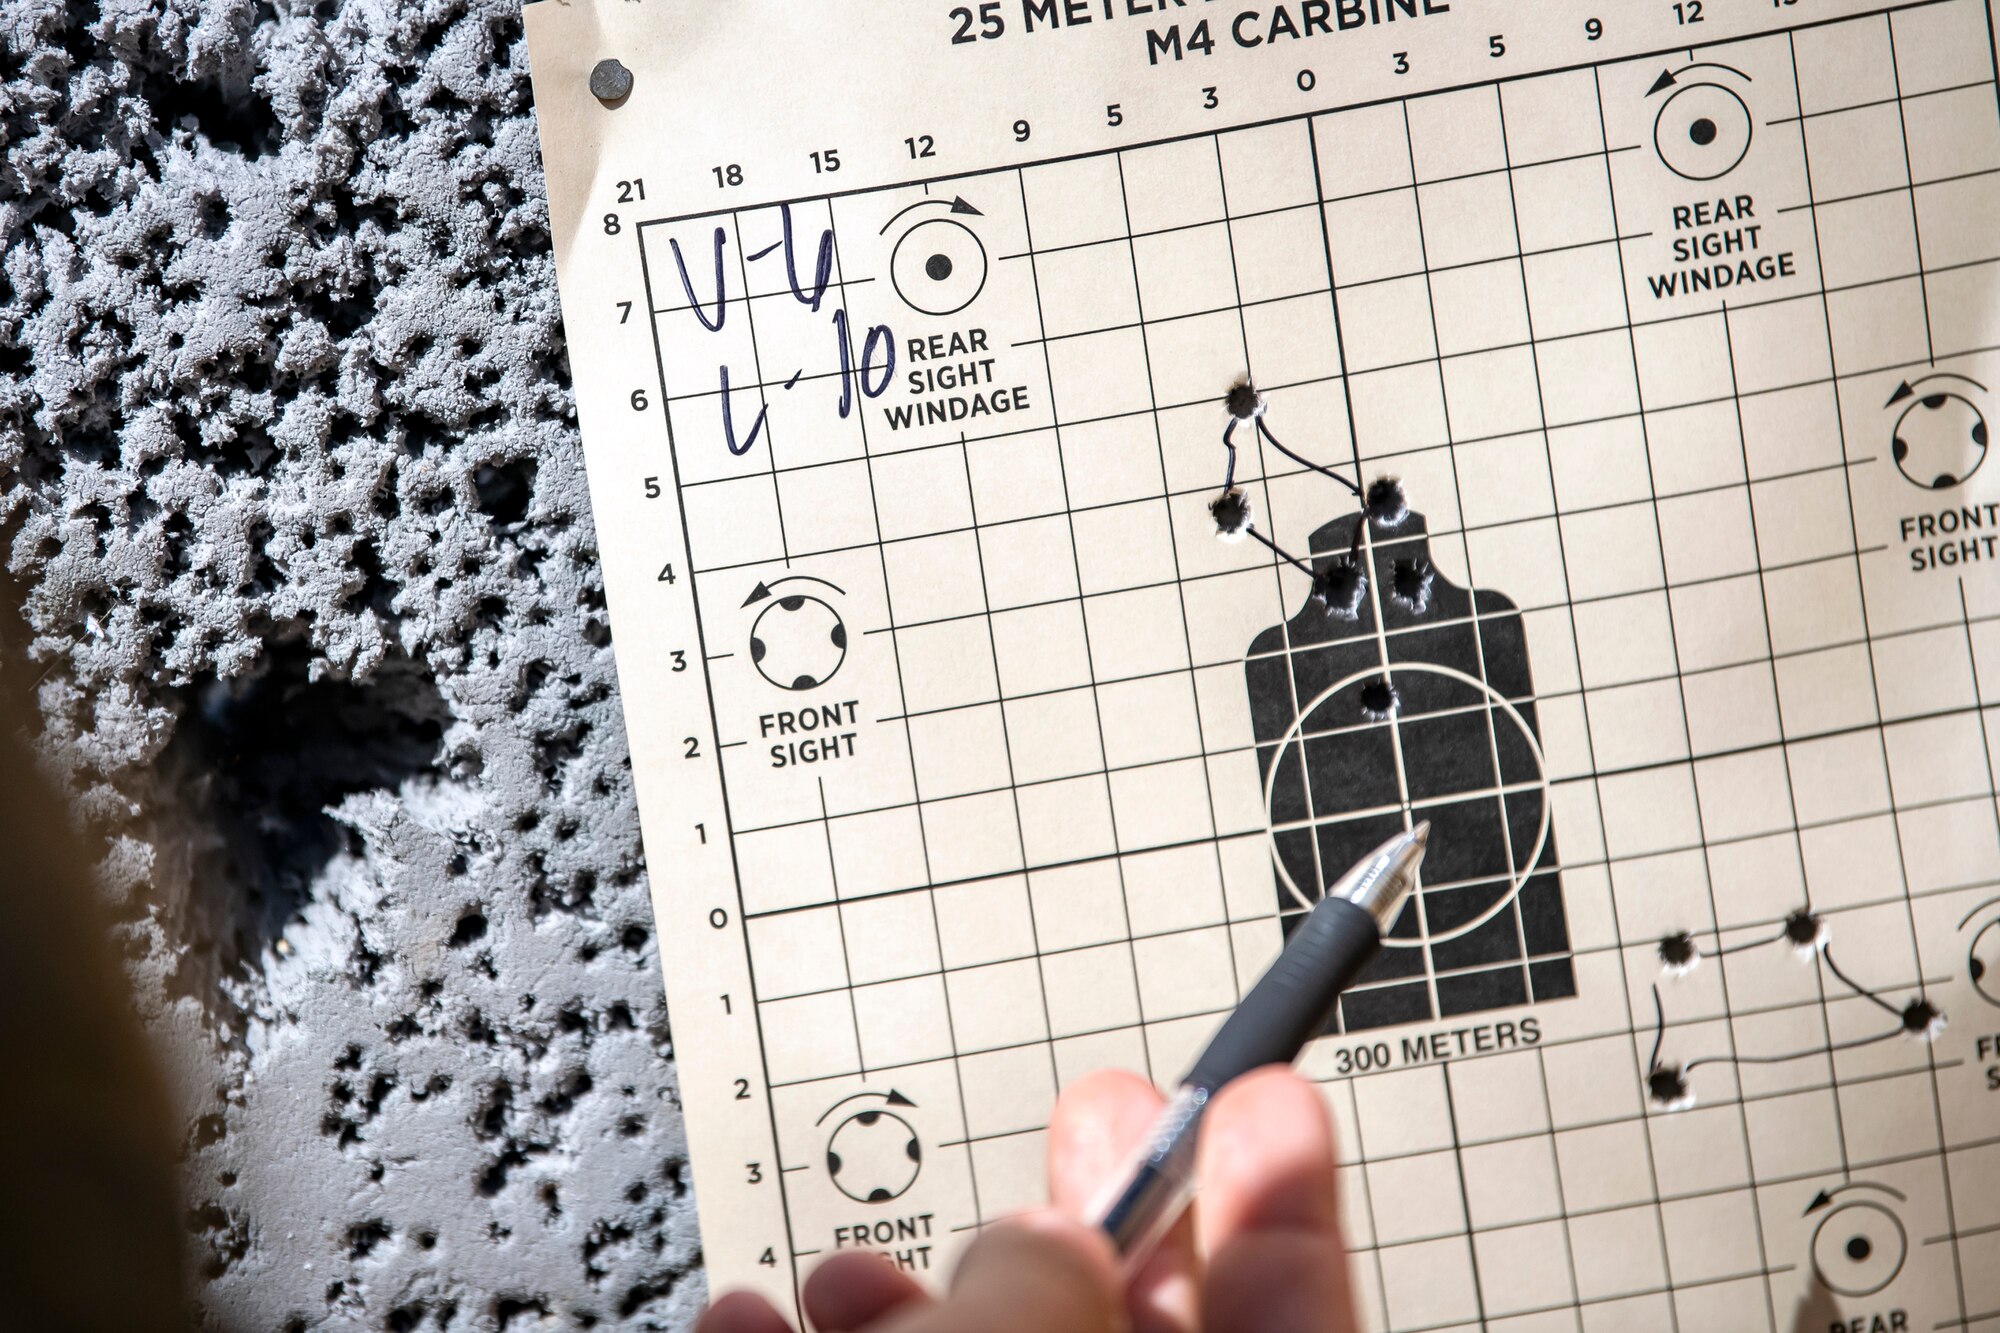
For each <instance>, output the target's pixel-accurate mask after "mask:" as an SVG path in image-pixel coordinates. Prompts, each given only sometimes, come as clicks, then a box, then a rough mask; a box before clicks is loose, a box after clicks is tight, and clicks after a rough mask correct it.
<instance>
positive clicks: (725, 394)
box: [722, 366, 846, 458]
mask: <svg viewBox="0 0 2000 1333" xmlns="http://www.w3.org/2000/svg"><path fill="white" fill-rule="evenodd" d="M770 410H771V409H770V407H769V406H768V405H767V406H765V407H761V408H759V409H758V410H757V420H756V421H755V422H753V423H752V424H751V426H750V438H749V439H747V440H745V441H743V443H741V444H738V443H737V442H736V418H735V415H734V414H733V413H732V412H731V411H730V410H729V367H728V366H723V367H722V442H723V443H724V444H726V445H728V446H729V452H730V453H732V454H735V455H736V456H737V457H738V458H741V457H742V456H743V455H744V454H747V453H749V452H750V451H751V450H752V449H754V448H756V447H757V432H759V431H761V430H763V429H764V417H765V415H766V414H768V413H769V412H770ZM841 415H843V416H845V415H846V414H845V413H842V414H841Z"/></svg>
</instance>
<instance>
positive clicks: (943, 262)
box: [924, 255, 951, 282]
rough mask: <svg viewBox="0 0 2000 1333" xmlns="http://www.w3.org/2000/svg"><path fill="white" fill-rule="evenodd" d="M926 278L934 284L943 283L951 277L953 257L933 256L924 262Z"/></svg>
mask: <svg viewBox="0 0 2000 1333" xmlns="http://www.w3.org/2000/svg"><path fill="white" fill-rule="evenodd" d="M924 276H925V277H927V278H929V279H930V280H931V281H932V282H943V281H944V280H945V279H946V278H948V277H950V276H951V256H950V255H932V256H931V257H930V258H929V259H926V260H925V261H924Z"/></svg>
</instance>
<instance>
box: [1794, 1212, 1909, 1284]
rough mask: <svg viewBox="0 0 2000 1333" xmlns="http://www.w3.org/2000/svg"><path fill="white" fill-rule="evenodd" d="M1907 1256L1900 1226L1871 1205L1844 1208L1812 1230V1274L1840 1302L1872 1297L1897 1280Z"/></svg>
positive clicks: (1906, 1241) (1906, 1235) (1891, 1215)
mask: <svg viewBox="0 0 2000 1333" xmlns="http://www.w3.org/2000/svg"><path fill="white" fill-rule="evenodd" d="M1909 1252H1910V1237H1909V1233H1908V1232H1906V1231H1904V1230H1903V1224H1902V1222H1901V1221H1900V1220H1899V1219H1898V1218H1897V1217H1896V1215H1895V1214H1894V1213H1893V1212H1891V1211H1889V1209H1888V1208H1887V1207H1886V1206H1884V1205H1882V1204H1879V1203H1876V1202H1875V1201H1873V1200H1872V1199H1870V1200H1862V1201H1859V1202H1855V1203H1845V1204H1842V1205H1841V1206H1840V1207H1838V1208H1836V1209H1834V1210H1833V1211H1832V1212H1830V1213H1828V1214H1827V1215H1826V1216H1825V1217H1822V1218H1821V1219H1820V1221H1819V1225H1818V1226H1817V1227H1815V1228H1814V1229H1813V1238H1812V1262H1813V1272H1815V1273H1817V1274H1818V1275H1819V1280H1820V1282H1821V1284H1822V1285H1824V1286H1825V1287H1826V1289H1827V1290H1828V1291H1831V1292H1833V1293H1834V1294H1835V1295H1839V1296H1873V1295H1874V1294H1875V1293H1876V1292H1878V1291H1880V1290H1882V1288H1884V1287H1886V1286H1888V1285H1889V1284H1890V1283H1891V1282H1894V1281H1895V1280H1896V1274H1898V1273H1900V1272H1902V1271H1903V1260H1904V1259H1905V1258H1907V1257H1908V1256H1909Z"/></svg>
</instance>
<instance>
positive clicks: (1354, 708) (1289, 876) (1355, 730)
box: [1264, 661, 1550, 949]
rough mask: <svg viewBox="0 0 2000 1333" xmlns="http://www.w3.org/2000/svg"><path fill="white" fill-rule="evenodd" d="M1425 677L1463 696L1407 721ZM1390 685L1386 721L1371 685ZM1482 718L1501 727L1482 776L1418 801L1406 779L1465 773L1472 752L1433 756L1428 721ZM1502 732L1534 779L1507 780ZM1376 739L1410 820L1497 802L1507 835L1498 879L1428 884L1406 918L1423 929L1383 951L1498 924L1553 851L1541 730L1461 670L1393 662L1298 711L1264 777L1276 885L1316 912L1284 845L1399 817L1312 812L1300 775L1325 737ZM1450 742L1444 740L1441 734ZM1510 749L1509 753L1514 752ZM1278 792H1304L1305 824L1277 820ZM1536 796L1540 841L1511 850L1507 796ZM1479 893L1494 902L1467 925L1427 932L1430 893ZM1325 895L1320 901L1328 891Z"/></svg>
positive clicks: (1351, 741)
mask: <svg viewBox="0 0 2000 1333" xmlns="http://www.w3.org/2000/svg"><path fill="white" fill-rule="evenodd" d="M1421 676H1432V677H1437V678H1441V679H1442V680H1443V681H1444V682H1445V683H1446V688H1447V689H1453V688H1455V689H1456V693H1457V695H1458V696H1460V697H1458V698H1456V699H1454V700H1453V702H1452V703H1451V705H1450V706H1449V707H1446V708H1440V709H1436V710H1434V711H1432V712H1430V713H1426V714H1422V715H1416V716H1410V717H1405V716H1403V715H1402V713H1401V711H1400V700H1401V699H1402V698H1406V697H1409V696H1411V695H1413V694H1415V693H1418V691H1417V690H1416V688H1415V685H1416V681H1415V679H1414V678H1416V677H1421ZM1385 677H1386V678H1387V680H1388V683H1389V685H1390V686H1391V687H1392V691H1393V693H1394V694H1395V695H1396V696H1397V698H1398V700H1399V703H1398V706H1397V707H1396V708H1393V709H1391V710H1390V711H1389V712H1388V713H1387V714H1386V715H1384V713H1383V711H1382V710H1381V709H1380V708H1379V707H1376V706H1373V705H1376V704H1378V703H1379V698H1375V697H1371V696H1372V695H1379V690H1376V689H1373V688H1372V687H1378V686H1379V685H1380V684H1381V683H1382V682H1383V680H1384V678H1385ZM1422 693H1424V694H1427V695H1431V696H1435V693H1436V692H1435V690H1426V691H1422ZM1479 713H1490V715H1491V717H1492V719H1493V725H1494V727H1495V728H1496V731H1495V733H1494V736H1493V738H1492V744H1491V745H1489V746H1487V748H1486V751H1485V755H1484V757H1483V758H1482V757H1478V756H1474V757H1473V758H1475V759H1477V762H1479V763H1480V764H1483V765H1484V768H1483V777H1481V778H1479V779H1477V780H1474V781H1472V782H1470V784H1469V785H1468V784H1467V783H1466V782H1465V781H1464V778H1463V777H1462V776H1460V777H1459V778H1458V779H1457V780H1455V781H1453V782H1452V783H1451V784H1450V785H1451V786H1452V787H1453V788H1454V789H1453V790H1449V791H1441V792H1435V793H1426V794H1424V795H1422V796H1420V797H1418V796H1413V794H1412V793H1411V791H1410V782H1409V777H1408V774H1409V773H1410V772H1411V771H1413V770H1415V769H1417V768H1419V767H1420V766H1426V765H1427V764H1428V761H1429V760H1430V759H1431V758H1433V757H1435V758H1437V759H1440V760H1444V761H1445V762H1446V764H1447V765H1448V766H1454V767H1455V766H1458V765H1461V764H1463V763H1464V762H1465V761H1466V759H1467V756H1466V755H1464V754H1462V753H1458V751H1460V750H1462V749H1464V748H1469V747H1461V746H1458V745H1453V746H1452V749H1453V751H1454V752H1453V753H1452V754H1451V755H1449V756H1446V755H1442V754H1440V755H1437V756H1431V755H1429V754H1427V753H1426V750H1427V749H1428V743H1427V742H1426V741H1425V740H1424V739H1423V737H1424V736H1425V734H1426V731H1427V729H1426V728H1425V726H1424V724H1425V723H1426V721H1439V720H1449V719H1452V718H1454V717H1459V718H1462V717H1464V716H1467V715H1473V714H1479ZM1309 722H1310V725H1308V723H1309ZM1503 727H1504V728H1511V729H1512V730H1513V731H1514V732H1516V733H1518V738H1519V741H1520V743H1521V744H1522V745H1523V746H1525V754H1526V755H1527V756H1528V757H1529V759H1530V760H1531V762H1532V765H1533V768H1534V778H1533V780H1531V781H1527V782H1513V783H1509V782H1505V781H1504V780H1503V778H1502V770H1503V767H1504V765H1503V764H1502V762H1501V760H1500V757H1499V748H1500V746H1499V739H1498V736H1499V732H1498V729H1499V728H1503ZM1371 734H1374V735H1384V734H1386V735H1387V737H1388V739H1389V748H1390V749H1391V751H1393V754H1394V757H1395V767H1396V779H1395V780H1396V786H1397V792H1396V794H1397V798H1398V801H1399V809H1407V810H1409V812H1410V818H1411V819H1412V820H1416V819H1423V818H1426V817H1430V812H1431V811H1432V810H1434V809H1435V810H1442V809H1443V808H1444V807H1447V806H1461V805H1465V804H1470V803H1475V802H1478V801H1481V800H1485V801H1491V802H1494V803H1495V804H1496V805H1500V806H1502V807H1503V808H1502V809H1501V813H1500V822H1499V827H1500V829H1501V830H1502V832H1501V833H1500V835H1499V844H1500V845H1498V846H1496V847H1495V848H1494V849H1492V850H1495V851H1497V852H1499V853H1500V855H1501V860H1502V861H1504V862H1507V864H1504V865H1496V866H1495V872H1496V873H1495V874H1493V875H1492V876H1491V877H1490V878H1487V879H1484V880H1480V881H1474V882H1471V883H1462V884H1446V885H1426V886H1424V888H1423V889H1422V890H1421V891H1420V892H1419V893H1417V894H1416V895H1414V896H1413V897H1412V898H1411V904H1412V905H1411V907H1409V908H1406V909H1405V913H1404V915H1405V919H1406V920H1407V918H1408V916H1409V913H1410V912H1412V911H1414V912H1415V913H1416V914H1417V916H1416V921H1417V925H1418V929H1417V931H1416V932H1415V933H1414V934H1411V933H1406V932H1404V931H1401V930H1398V931H1396V932H1395V933H1393V934H1385V935H1384V936H1383V939H1382V943H1383V945H1384V947H1387V948H1400V949H1410V948H1418V947H1422V946H1424V945H1431V944H1442V943H1444V942H1445V941H1447V940H1454V939H1457V938H1459V937H1460V936H1462V935H1467V934H1470V933H1471V932H1472V931H1475V930H1477V929H1479V927H1481V926H1483V925H1485V924H1486V923H1487V922H1488V921H1490V920H1492V919H1493V917H1494V916H1496V915H1498V914H1499V913H1500V912H1501V911H1502V910H1503V909H1504V908H1506V906H1507V905H1508V904H1509V903H1511V902H1513V901H1514V900H1515V899H1516V898H1517V897H1519V895H1520V892H1521V888H1522V886H1523V885H1525V884H1526V883H1527V882H1528V880H1529V879H1530V878H1531V877H1532V876H1533V875H1534V873H1535V871H1536V870H1537V869H1538V868H1539V867H1540V862H1541V859H1542V851H1543V849H1544V848H1545V847H1546V846H1547V845H1548V840H1549V820H1550V802H1549V777H1548V765H1547V763H1546V761H1545V760H1544V759H1543V757H1542V747H1541V742H1540V741H1539V740H1538V739H1537V738H1536V736H1535V729H1534V728H1533V727H1531V726H1529V725H1528V721H1527V719H1526V718H1524V717H1522V716H1521V712H1520V710H1519V709H1517V708H1516V707H1515V706H1514V705H1513V704H1512V703H1511V702H1509V701H1508V700H1507V699H1506V698H1505V697H1504V696H1502V695H1500V694H1499V693H1497V692H1495V691H1494V690H1493V688H1492V687H1491V686H1489V685H1487V684H1486V683H1485V682H1484V681H1482V680H1480V679H1479V678H1478V677H1476V676H1471V675H1467V674H1466V673H1465V672H1463V671H1460V670H1458V669H1457V668H1456V667H1449V666H1443V665H1440V664H1438V663H1434V662H1416V661H1409V662H1391V663H1390V664H1389V665H1388V666H1387V667H1386V668H1385V667H1382V666H1379V665H1377V666H1372V667H1369V668H1367V669H1365V670H1361V671H1357V672H1354V673H1352V674H1351V675H1348V676H1346V677H1343V678H1342V679H1340V680H1337V681H1335V682H1334V683H1333V684H1331V685H1329V686H1327V687H1326V688H1325V689H1324V690H1322V691H1320V693H1319V694H1318V695H1317V696H1316V697H1315V698H1314V699H1313V700H1312V701H1311V702H1310V703H1308V704H1307V705H1306V706H1305V707H1303V708H1301V709H1300V710H1299V713H1298V716H1297V717H1296V718H1294V719H1293V721H1292V725H1291V727H1290V729H1289V730H1287V731H1286V732H1285V735H1284V737H1283V739H1281V740H1280V741H1279V742H1278V745H1277V748H1276V755H1277V758H1276V759H1275V761H1274V762H1273V763H1272V764H1271V768H1270V772H1269V773H1268V774H1267V775H1266V776H1265V779H1264V810H1265V813H1266V815H1267V817H1268V818H1269V819H1270V825H1271V835H1270V836H1271V862H1272V864H1273V865H1274V866H1275V867H1276V868H1277V872H1278V879H1279V882H1280V884H1281V885H1282V886H1283V887H1284V890H1285V892H1286V893H1288V894H1289V895H1290V896H1291V898H1292V899H1293V900H1294V901H1295V902H1297V903H1298V904H1299V906H1301V907H1305V908H1310V907H1311V906H1313V904H1314V903H1316V902H1317V901H1318V900H1319V896H1320V894H1308V893H1307V892H1306V891H1305V890H1304V889H1302V888H1301V887H1300V886H1299V883H1298V880H1297V879H1296V877H1295V876H1294V875H1293V873H1292V867H1291V866H1289V865H1288V864H1286V861H1287V858H1286V856H1285V854H1284V852H1283V850H1282V848H1281V847H1280V844H1279V839H1280V838H1281V837H1283V836H1284V835H1285V834H1288V833H1296V832H1304V833H1307V834H1308V835H1311V836H1314V837H1316V836H1317V835H1318V834H1319V833H1321V832H1322V831H1324V830H1325V829H1327V828H1329V827H1332V826H1335V825H1339V824H1343V823H1348V822H1350V821H1361V820H1367V819H1372V818H1375V817H1377V816H1380V815H1383V814H1389V813H1398V812H1399V811H1398V810H1397V809H1362V810H1353V809H1346V810H1339V811H1336V812H1333V813H1329V814H1324V815H1314V814H1312V813H1310V812H1311V810H1312V806H1311V802H1310V792H1309V788H1310V786H1311V783H1310V780H1309V779H1308V778H1306V777H1305V776H1303V773H1302V769H1303V771H1304V772H1305V773H1309V772H1311V770H1312V765H1311V764H1310V763H1308V762H1307V761H1306V759H1305V757H1304V750H1305V747H1306V745H1307V744H1308V743H1310V742H1312V741H1315V740H1320V739H1323V738H1324V739H1331V740H1332V741H1334V742H1335V743H1344V744H1345V745H1346V746H1347V747H1348V748H1350V749H1356V748H1359V747H1358V746H1357V745H1356V742H1357V741H1358V740H1359V739H1361V738H1364V737H1368V736H1370V735H1371ZM1446 734H1447V733H1444V732H1442V731H1441V732H1440V735H1441V736H1444V735H1446ZM1449 734H1450V735H1456V734H1457V733H1456V732H1452V733H1449ZM1508 748H1509V749H1512V748H1513V747H1512V746H1511V745H1510V746H1509V747H1508ZM1281 784H1286V785H1289V786H1291V787H1296V788H1299V789H1301V791H1302V792H1303V793H1304V794H1305V798H1306V799H1305V808H1306V809H1307V811H1308V814H1307V817H1306V818H1305V819H1303V820H1281V819H1280V818H1279V817H1278V814H1277V810H1278V804H1277V801H1278V797H1279V795H1280V794H1281V791H1282V790H1283V788H1281ZM1530 795H1533V796H1535V797H1536V798H1537V799H1538V802H1539V805H1540V811H1539V818H1538V820H1537V822H1536V829H1535V834H1534V838H1533V840H1532V841H1531V842H1530V843H1529V844H1528V845H1527V846H1526V847H1516V846H1512V845H1511V839H1510V837H1509V835H1508V834H1507V833H1506V832H1505V831H1504V830H1505V828H1506V825H1507V823H1508V822H1509V821H1508V818H1507V812H1506V810H1505V809H1504V803H1505V801H1506V800H1507V799H1509V798H1514V797H1526V796H1530ZM1346 868H1347V867H1346V866H1344V865H1343V866H1338V867H1325V873H1326V875H1327V877H1328V878H1332V877H1333V876H1336V875H1338V874H1340V873H1341V872H1342V871H1344V870H1346ZM1482 885H1485V886H1487V887H1488V891H1489V892H1490V893H1491V895H1492V901H1490V902H1486V903H1483V904H1481V905H1480V906H1479V907H1478V908H1477V910H1476V911H1474V912H1472V913H1471V914H1470V915H1469V916H1468V917H1467V918H1466V919H1464V920H1459V921H1455V922H1454V923H1453V924H1452V925H1450V926H1448V927H1444V928H1441V929H1438V930H1435V931H1434V930H1432V929H1431V928H1430V922H1429V919H1428V915H1427V912H1426V907H1425V894H1426V893H1434V892H1438V891H1441V890H1451V891H1454V892H1457V893H1470V892H1474V891H1475V890H1478V889H1479V888H1480V887H1481V886H1482ZM1320 893H1321V894H1323V893H1324V888H1323V887H1322V888H1321V890H1320Z"/></svg>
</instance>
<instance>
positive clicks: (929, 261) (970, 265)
mask: <svg viewBox="0 0 2000 1333" xmlns="http://www.w3.org/2000/svg"><path fill="white" fill-rule="evenodd" d="M889 278H890V281H891V282H893V283H894V284H895V287H896V295H898V296H900V297H902V298H903V303H904V304H905V305H907V306H909V307H910V308H911V309H912V310H919V311H922V312H923V313H924V314H926V315H955V314H957V313H958V312H959V311H961V310H963V309H965V308H966V307H967V306H969V305H971V304H972V303H973V302H974V301H975V300H977V299H978V298H979V293H980V292H982V291H984V290H985V289H986V246H985V245H984V244H983V243H982V242H981V241H980V239H979V236H978V234H977V233H975V232H974V231H973V230H972V228H970V227H968V226H966V225H965V224H964V223H962V222H954V221H953V220H952V219H950V218H931V219H930V220H928V221H926V222H919V223H918V224H917V225H916V226H914V227H912V228H910V229H909V230H908V231H906V232H904V233H903V236H902V239H901V240H899V241H897V242H896V249H895V252H894V253H893V254H892V255H891V256H890V258H889Z"/></svg>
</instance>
